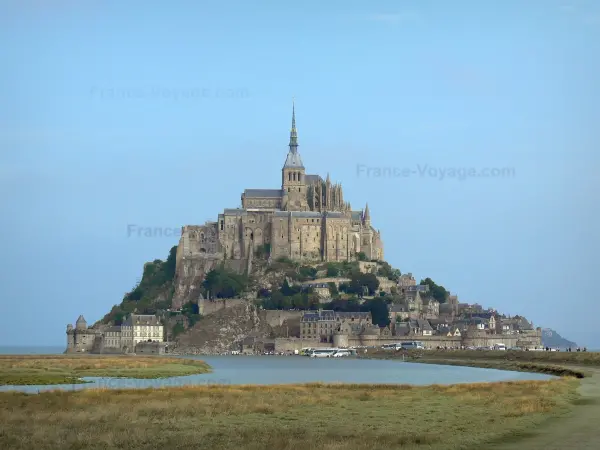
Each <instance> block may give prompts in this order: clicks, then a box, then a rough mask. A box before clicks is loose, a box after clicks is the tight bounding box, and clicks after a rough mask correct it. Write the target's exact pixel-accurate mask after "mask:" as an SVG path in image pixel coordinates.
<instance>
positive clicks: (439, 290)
mask: <svg viewBox="0 0 600 450" xmlns="http://www.w3.org/2000/svg"><path fill="white" fill-rule="evenodd" d="M419 284H420V285H422V286H424V285H427V286H429V294H430V295H431V296H432V297H433V298H434V299H436V300H437V301H438V302H440V303H445V302H446V300H447V299H448V295H449V294H450V293H449V292H448V291H447V290H446V289H445V288H444V286H440V285H437V284H436V283H435V282H434V281H433V280H432V279H431V278H425V279H424V280H421V281H420V283H419Z"/></svg>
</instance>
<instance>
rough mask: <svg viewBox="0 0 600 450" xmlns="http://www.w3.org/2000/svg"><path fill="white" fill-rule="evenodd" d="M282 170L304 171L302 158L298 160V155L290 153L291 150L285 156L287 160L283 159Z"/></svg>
mask: <svg viewBox="0 0 600 450" xmlns="http://www.w3.org/2000/svg"><path fill="white" fill-rule="evenodd" d="M283 167H284V168H286V167H287V168H293V169H304V165H303V164H302V158H300V153H298V152H292V151H291V150H290V151H289V152H288V154H287V158H285V164H284V165H283Z"/></svg>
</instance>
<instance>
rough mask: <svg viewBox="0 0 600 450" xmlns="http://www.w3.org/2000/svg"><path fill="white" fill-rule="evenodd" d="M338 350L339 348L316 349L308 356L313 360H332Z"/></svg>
mask: <svg viewBox="0 0 600 450" xmlns="http://www.w3.org/2000/svg"><path fill="white" fill-rule="evenodd" d="M337 350H338V349H337V348H315V349H313V350H312V351H311V352H310V353H309V354H308V356H310V357H311V358H331V357H332V356H333V355H334V354H335V352H337Z"/></svg>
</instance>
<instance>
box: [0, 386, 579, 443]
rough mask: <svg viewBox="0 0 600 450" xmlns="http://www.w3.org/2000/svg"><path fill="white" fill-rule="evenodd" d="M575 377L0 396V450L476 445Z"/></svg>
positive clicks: (565, 401)
mask: <svg viewBox="0 0 600 450" xmlns="http://www.w3.org/2000/svg"><path fill="white" fill-rule="evenodd" d="M577 384H578V383H577V381H576V380H573V379H570V378H561V379H556V380H552V381H519V382H507V383H491V384H490V383H478V384H459V385H453V386H438V385H433V386H407V385H344V384H342V385H325V384H311V385H302V386H298V385H295V386H289V385H288V386H195V387H184V388H168V389H163V388H161V389H145V390H111V391H110V392H109V391H103V390H84V391H80V392H73V391H68V392H59V391H53V392H48V393H42V394H39V395H27V394H22V393H14V392H13V393H2V394H0V422H1V423H2V432H0V448H10V449H14V450H18V449H27V450H29V449H31V448H36V449H37V450H45V449H53V448H79V449H83V448H85V449H106V448H120V449H151V448H174V449H176V448H186V449H187V448H199V447H200V448H207V449H208V448H210V449H212V450H224V449H231V448H235V449H238V450H259V449H261V450H262V449H265V448H270V449H274V450H277V449H292V448H310V449H311V450H325V449H328V450H336V449H344V450H358V449H370V450H374V449H381V448H385V449H406V448H415V449H416V448H418V449H421V448H422V449H440V450H441V449H443V450H453V449H459V448H480V447H478V446H481V445H485V444H486V443H488V442H493V441H497V440H498V439H504V438H510V437H511V436H514V435H518V434H519V433H522V432H524V431H527V430H529V429H531V427H534V426H536V425H538V424H540V423H542V422H544V421H545V420H546V419H547V418H549V417H552V416H558V415H562V414H564V413H566V412H568V411H570V409H571V407H572V405H573V402H574V401H575V400H576V398H577V397H576V394H575V393H574V391H575V388H576V387H577ZM32 423H34V424H35V427H32V426H31V424H32ZM132 424H134V425H135V426H132Z"/></svg>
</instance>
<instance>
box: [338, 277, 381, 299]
mask: <svg viewBox="0 0 600 450" xmlns="http://www.w3.org/2000/svg"><path fill="white" fill-rule="evenodd" d="M377 289H379V280H378V279H377V276H376V275H374V274H372V273H354V274H352V278H351V279H350V286H349V287H348V289H346V292H348V293H349V294H357V295H359V296H362V295H363V294H364V293H365V291H366V293H367V294H368V295H374V294H375V292H377Z"/></svg>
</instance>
